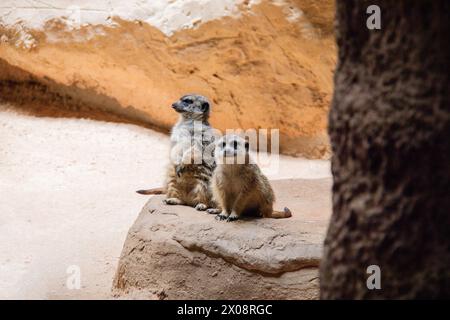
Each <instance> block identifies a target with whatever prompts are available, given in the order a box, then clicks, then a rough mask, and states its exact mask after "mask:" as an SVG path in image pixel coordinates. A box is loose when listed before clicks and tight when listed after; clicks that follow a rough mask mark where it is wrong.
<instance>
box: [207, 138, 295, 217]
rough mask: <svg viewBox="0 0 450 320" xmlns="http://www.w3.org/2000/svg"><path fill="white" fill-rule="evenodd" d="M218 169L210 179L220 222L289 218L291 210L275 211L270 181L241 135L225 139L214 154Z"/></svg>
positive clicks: (215, 210) (214, 211)
mask: <svg viewBox="0 0 450 320" xmlns="http://www.w3.org/2000/svg"><path fill="white" fill-rule="evenodd" d="M214 154H215V159H216V169H215V170H214V173H213V176H212V179H211V189H212V193H213V200H214V201H215V202H216V203H217V204H218V206H219V207H220V208H221V209H208V212H209V213H212V214H214V213H219V212H220V214H219V215H218V216H217V217H216V218H218V219H220V220H227V221H234V220H237V219H239V218H240V217H241V215H243V214H247V215H248V214H250V215H256V216H260V217H264V218H289V217H291V215H292V214H291V211H290V210H289V209H288V208H284V211H273V203H274V202H275V195H274V192H273V189H272V187H271V185H270V183H269V180H268V179H267V178H266V176H264V174H263V173H262V172H261V170H260V168H259V167H258V165H257V164H255V163H252V161H251V159H250V156H249V143H248V141H246V140H245V139H243V138H241V137H239V136H238V135H226V136H223V137H222V138H221V139H220V140H219V141H218V142H217V144H216V148H215V151H214Z"/></svg>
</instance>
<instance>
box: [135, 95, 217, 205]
mask: <svg viewBox="0 0 450 320" xmlns="http://www.w3.org/2000/svg"><path fill="white" fill-rule="evenodd" d="M172 108H173V109H174V110H175V111H176V112H178V113H179V115H180V117H179V120H178V122H177V123H176V124H175V126H174V127H173V128H172V132H171V136H170V142H171V150H170V158H171V163H170V165H169V166H168V170H167V174H166V186H165V188H163V189H161V188H155V189H149V190H139V191H137V192H138V193H140V194H163V193H165V194H166V199H164V203H165V204H168V205H188V206H192V207H194V208H195V209H197V210H201V211H203V210H206V209H207V208H210V207H212V206H213V203H212V193H211V191H210V188H209V182H210V179H211V176H212V172H213V170H214V168H215V160H214V157H213V151H214V146H215V145H214V139H215V133H214V131H213V129H212V128H211V126H210V124H209V122H208V119H209V114H210V110H211V105H210V102H209V101H208V99H207V98H206V97H204V96H201V95H196V94H189V95H185V96H183V97H181V98H180V100H178V101H177V102H175V103H173V104H172ZM211 148H212V150H210V149H211ZM209 151H212V152H209Z"/></svg>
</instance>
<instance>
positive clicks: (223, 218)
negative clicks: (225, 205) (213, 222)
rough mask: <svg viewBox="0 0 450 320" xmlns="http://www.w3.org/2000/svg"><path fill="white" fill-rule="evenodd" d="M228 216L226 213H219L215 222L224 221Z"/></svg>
mask: <svg viewBox="0 0 450 320" xmlns="http://www.w3.org/2000/svg"><path fill="white" fill-rule="evenodd" d="M228 216H229V214H227V213H226V212H223V211H222V212H221V213H220V214H218V215H217V216H216V219H217V220H226V219H227V218H228Z"/></svg>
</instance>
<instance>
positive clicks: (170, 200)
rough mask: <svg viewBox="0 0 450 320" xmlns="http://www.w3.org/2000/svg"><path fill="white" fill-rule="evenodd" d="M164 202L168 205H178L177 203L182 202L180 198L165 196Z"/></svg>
mask: <svg viewBox="0 0 450 320" xmlns="http://www.w3.org/2000/svg"><path fill="white" fill-rule="evenodd" d="M163 202H164V204H168V205H173V206H174V205H178V204H182V202H181V200H180V199H177V198H167V199H164V200H163Z"/></svg>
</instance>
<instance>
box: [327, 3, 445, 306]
mask: <svg viewBox="0 0 450 320" xmlns="http://www.w3.org/2000/svg"><path fill="white" fill-rule="evenodd" d="M371 4H377V5H378V6H380V8H381V30H369V29H367V28H366V19H367V18H368V16H369V15H368V14H367V13H366V9H367V7H368V6H369V5H371ZM449 7H450V2H449V1H447V0H442V1H439V0H438V1H375V2H368V1H356V0H355V1H349V0H338V1H337V42H338V48H339V60H338V66H337V69H336V74H335V79H334V81H335V92H334V97H333V102H332V108H331V112H330V117H329V134H330V139H331V144H332V149H333V157H332V172H333V177H334V185H333V214H332V218H331V221H330V225H329V229H328V233H327V237H326V240H325V248H324V257H323V260H322V262H321V273H320V286H321V298H323V299H372V298H382V299H384V298H400V299H402V298H438V297H441V298H442V297H446V298H449V297H450V103H449V102H450V101H449V100H450V99H449V92H450V88H449V70H450V63H449V56H450V55H449V53H450V49H449V40H448V39H449V38H448V31H449V12H450V10H449ZM369 265H378V266H379V267H380V269H381V289H380V290H368V288H367V286H366V280H367V278H368V277H369V275H370V274H368V273H367V267H368V266H369Z"/></svg>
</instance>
